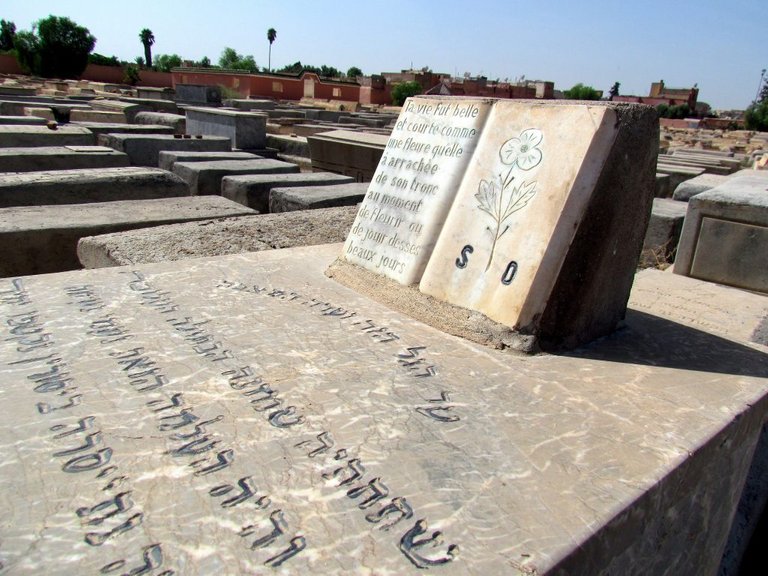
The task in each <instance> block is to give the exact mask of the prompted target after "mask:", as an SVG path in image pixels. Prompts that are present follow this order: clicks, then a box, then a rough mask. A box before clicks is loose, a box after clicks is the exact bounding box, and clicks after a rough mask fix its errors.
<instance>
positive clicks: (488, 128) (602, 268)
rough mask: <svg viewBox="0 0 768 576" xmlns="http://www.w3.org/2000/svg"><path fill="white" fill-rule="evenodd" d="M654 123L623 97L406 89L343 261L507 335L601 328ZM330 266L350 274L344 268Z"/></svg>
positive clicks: (637, 235) (605, 328)
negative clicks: (416, 93)
mask: <svg viewBox="0 0 768 576" xmlns="http://www.w3.org/2000/svg"><path fill="white" fill-rule="evenodd" d="M657 130H658V126H657V122H656V117H655V115H654V113H653V111H652V109H650V108H648V107H640V106H629V105H626V104H612V103H602V102H601V103H592V104H587V103H579V104H571V103H541V102H529V101H517V100H484V99H476V98H437V97H418V98H412V99H410V100H408V101H407V102H406V104H405V106H404V108H403V112H402V114H401V115H400V117H399V119H398V121H397V123H396V124H395V129H394V131H393V132H392V136H391V138H390V139H389V141H388V143H387V148H386V150H385V153H384V155H383V156H382V159H381V162H380V163H379V166H378V168H377V171H376V174H375V176H374V178H373V181H372V182H371V185H370V188H369V190H368V193H367V195H366V198H365V200H364V202H363V204H362V206H361V208H360V211H359V214H358V217H357V219H356V221H355V224H354V226H353V227H352V230H351V232H350V235H349V237H348V239H347V242H346V244H345V247H344V252H343V255H342V261H341V262H340V265H341V266H342V267H343V264H344V263H347V264H352V265H354V266H355V267H358V268H360V269H362V270H366V271H368V272H371V273H373V274H376V275H380V276H383V277H385V278H388V279H391V280H392V281H394V282H396V283H399V284H401V285H405V286H417V287H418V292H416V291H413V292H412V293H411V295H412V297H413V298H412V299H415V300H417V301H419V305H418V307H417V309H421V308H423V306H424V302H428V301H427V300H424V295H428V296H431V297H434V298H435V299H437V300H438V301H440V302H445V303H448V304H450V305H452V306H455V307H460V309H461V310H464V309H468V310H472V311H476V312H479V313H481V314H482V315H484V317H485V318H486V319H488V320H489V321H490V322H488V325H489V329H488V330H487V331H488V332H492V331H494V330H496V331H498V326H497V324H498V325H501V326H504V327H507V328H509V329H510V330H511V332H512V334H511V336H510V337H511V338H512V339H514V335H515V334H517V335H528V336H532V337H534V338H538V339H540V340H541V343H542V344H544V345H550V346H566V347H573V346H575V345H578V344H580V343H583V342H585V341H589V340H591V339H594V338H596V337H598V336H602V335H604V334H606V333H609V332H610V331H611V330H613V329H614V328H615V327H616V325H617V323H618V322H619V321H620V320H621V318H622V317H623V313H624V309H625V307H626V302H627V298H628V296H629V290H630V287H631V283H632V277H633V274H634V269H635V266H636V263H637V257H638V255H639V253H640V249H641V247H642V240H643V236H644V232H645V227H646V225H647V222H648V217H649V215H650V207H651V202H652V198H653V186H654V178H655V173H654V168H653V166H654V162H655V156H656V150H657V145H658V144H657V141H658V138H657ZM332 273H333V274H334V275H335V276H337V277H338V278H339V279H340V280H341V281H350V279H349V278H347V275H348V274H349V273H350V270H349V269H348V268H347V269H344V270H343V271H335V272H334V271H332ZM363 276H365V274H363ZM351 281H352V282H354V279H353V280H351ZM357 284H358V285H359V284H366V285H370V286H373V289H372V291H375V289H376V286H384V289H385V290H389V291H391V290H392V286H391V285H389V284H386V283H385V284H381V283H376V282H371V281H370V279H367V280H363V281H361V282H357ZM370 295H372V296H374V297H376V295H375V294H372V293H371V294H370ZM574 302H578V303H579V310H575V309H574V308H575V307H574ZM456 314H459V315H461V314H463V312H461V311H460V310H454V311H453V315H456ZM447 315H448V316H450V314H447ZM437 324H438V327H440V328H441V329H448V330H449V331H450V330H451V328H450V324H451V322H450V321H445V322H440V320H439V319H438V320H437ZM458 333H459V334H460V335H462V336H467V334H466V333H463V332H462V331H461V330H459V331H458ZM530 341H531V340H530V339H527V340H526V339H523V340H520V342H521V343H522V344H518V347H525V346H528V345H530ZM526 342H527V344H526ZM493 343H494V344H495V345H502V346H504V345H510V343H509V342H503V341H502V342H498V341H495V342H493Z"/></svg>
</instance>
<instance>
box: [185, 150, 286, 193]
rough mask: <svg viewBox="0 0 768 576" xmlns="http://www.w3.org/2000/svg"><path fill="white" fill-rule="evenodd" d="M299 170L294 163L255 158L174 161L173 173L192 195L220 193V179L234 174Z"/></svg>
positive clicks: (276, 172) (279, 172) (282, 172)
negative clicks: (187, 187) (184, 183)
mask: <svg viewBox="0 0 768 576" xmlns="http://www.w3.org/2000/svg"><path fill="white" fill-rule="evenodd" d="M298 171H299V167H298V166H296V164H291V163H289V162H282V161H280V160H271V159H267V158H257V159H256V160H203V161H200V162H176V163H175V164H174V165H173V172H174V174H178V175H179V176H181V178H183V179H184V181H186V182H187V184H189V189H190V192H191V193H192V195H193V196H198V195H204V194H217V195H218V194H221V189H222V186H221V180H222V178H224V177H225V176H230V175H234V174H290V173H295V172H298Z"/></svg>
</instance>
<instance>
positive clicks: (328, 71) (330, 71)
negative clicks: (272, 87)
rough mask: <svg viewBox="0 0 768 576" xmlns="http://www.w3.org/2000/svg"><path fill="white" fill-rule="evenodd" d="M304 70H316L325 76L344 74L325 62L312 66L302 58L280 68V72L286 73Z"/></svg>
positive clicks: (335, 76)
mask: <svg viewBox="0 0 768 576" xmlns="http://www.w3.org/2000/svg"><path fill="white" fill-rule="evenodd" d="M302 71H306V72H314V73H315V74H317V75H318V76H321V77H323V78H341V76H342V74H341V71H340V70H339V69H338V68H335V67H333V66H326V65H325V64H323V65H322V66H312V65H311V64H302V63H301V60H299V61H298V62H294V63H293V64H289V65H288V66H284V67H283V68H280V70H278V72H279V73H284V74H301V72H302Z"/></svg>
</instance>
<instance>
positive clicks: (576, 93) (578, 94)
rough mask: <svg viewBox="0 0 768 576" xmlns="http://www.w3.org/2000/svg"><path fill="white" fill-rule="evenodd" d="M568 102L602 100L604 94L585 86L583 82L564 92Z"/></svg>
mask: <svg viewBox="0 0 768 576" xmlns="http://www.w3.org/2000/svg"><path fill="white" fill-rule="evenodd" d="M563 94H564V95H565V97H566V98H567V99H568V100H600V97H601V96H602V93H601V92H600V91H599V90H595V89H594V88H592V86H585V85H584V84H582V83H581V82H579V83H578V84H576V85H575V86H573V87H572V88H571V89H570V90H565V91H563Z"/></svg>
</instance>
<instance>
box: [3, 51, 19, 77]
mask: <svg viewBox="0 0 768 576" xmlns="http://www.w3.org/2000/svg"><path fill="white" fill-rule="evenodd" d="M23 73H24V72H23V71H22V69H21V67H20V66H19V63H18V62H16V58H15V57H13V56H11V55H10V54H0V74H23Z"/></svg>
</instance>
